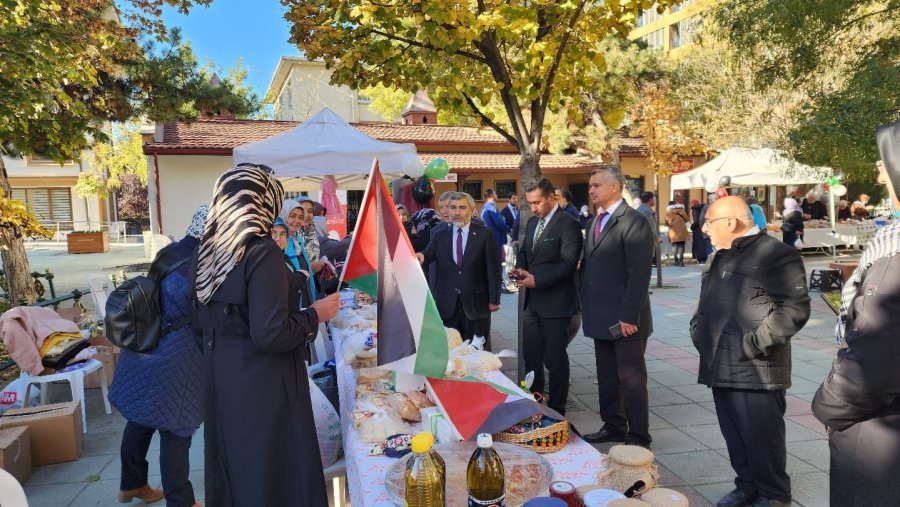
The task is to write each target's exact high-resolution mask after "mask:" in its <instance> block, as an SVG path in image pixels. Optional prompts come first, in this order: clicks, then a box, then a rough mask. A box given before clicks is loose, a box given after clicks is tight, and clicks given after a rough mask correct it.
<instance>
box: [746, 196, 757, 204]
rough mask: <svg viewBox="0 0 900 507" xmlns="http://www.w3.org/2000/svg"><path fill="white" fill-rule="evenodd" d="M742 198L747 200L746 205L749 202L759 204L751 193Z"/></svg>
mask: <svg viewBox="0 0 900 507" xmlns="http://www.w3.org/2000/svg"><path fill="white" fill-rule="evenodd" d="M744 200H745V201H746V202H747V205H748V206H749V205H751V204H759V200H758V199H757V198H756V197H753V196H752V195H751V196H748V197H747V198H746V199H744Z"/></svg>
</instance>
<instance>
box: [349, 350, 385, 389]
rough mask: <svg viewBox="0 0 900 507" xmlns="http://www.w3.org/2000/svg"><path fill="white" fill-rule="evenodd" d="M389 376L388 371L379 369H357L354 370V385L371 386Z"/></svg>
mask: <svg viewBox="0 0 900 507" xmlns="http://www.w3.org/2000/svg"><path fill="white" fill-rule="evenodd" d="M358 356H359V355H358V354H357V357H358ZM390 375H391V372H390V370H383V369H381V368H359V369H358V370H356V383H357V384H372V383H374V382H375V381H376V380H379V379H383V378H386V377H390Z"/></svg>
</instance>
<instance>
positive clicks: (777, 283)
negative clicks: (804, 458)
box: [691, 197, 809, 507]
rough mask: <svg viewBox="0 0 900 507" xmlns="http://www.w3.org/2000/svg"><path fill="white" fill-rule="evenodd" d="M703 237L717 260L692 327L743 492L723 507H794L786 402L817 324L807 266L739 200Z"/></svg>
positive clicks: (716, 216) (731, 201) (713, 216)
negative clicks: (802, 336)
mask: <svg viewBox="0 0 900 507" xmlns="http://www.w3.org/2000/svg"><path fill="white" fill-rule="evenodd" d="M702 227H703V232H705V233H706V234H709V237H710V239H711V240H712V243H713V246H715V247H716V249H717V250H716V253H715V254H714V255H713V257H711V259H710V261H709V262H708V263H707V269H706V270H705V271H704V273H703V281H702V285H701V289H700V303H699V305H698V307H697V313H695V314H694V317H693V319H691V339H692V340H693V342H694V346H695V347H697V350H698V351H699V352H700V371H699V376H698V379H697V382H698V383H700V384H704V385H707V386H709V387H711V388H712V390H713V399H714V401H715V405H716V415H717V416H718V418H719V427H720V428H721V430H722V435H723V436H724V437H725V442H726V444H727V446H728V456H729V458H730V459H731V466H732V468H734V471H735V472H736V473H737V478H736V479H735V481H734V482H735V486H736V489H735V490H734V491H732V492H731V493H729V494H728V495H726V496H725V497H723V498H722V499H721V500H719V502H718V504H717V505H718V506H719V507H725V506H727V507H742V506H747V505H753V506H767V505H778V506H780V505H790V503H791V482H790V478H789V477H788V475H787V472H786V470H785V467H786V460H787V451H786V445H785V426H784V410H785V395H784V393H785V390H786V389H787V388H788V387H790V385H791V345H790V339H791V337H792V336H793V335H794V334H796V333H797V332H798V331H800V329H802V328H803V325H804V324H806V321H807V319H809V293H808V291H807V288H806V270H805V269H804V267H803V260H802V259H801V257H800V253H799V252H798V251H797V249H795V248H793V247H791V246H790V245H786V244H784V243H782V242H781V241H778V240H777V239H774V238H771V237H769V236H768V235H767V234H766V232H765V231H760V230H759V228H758V227H756V226H755V225H754V223H753V215H752V213H751V211H750V208H749V207H748V206H747V204H746V203H745V202H744V201H743V199H741V198H740V197H725V198H722V199H719V200H717V201H716V202H714V203H713V204H712V205H711V206H710V207H709V210H708V211H707V213H706V220H705V221H704V222H703V224H702Z"/></svg>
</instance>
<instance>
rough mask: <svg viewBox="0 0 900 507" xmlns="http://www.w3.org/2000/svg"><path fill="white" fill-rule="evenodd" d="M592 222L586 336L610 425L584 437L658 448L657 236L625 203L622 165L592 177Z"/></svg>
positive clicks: (586, 260) (584, 270)
mask: <svg viewBox="0 0 900 507" xmlns="http://www.w3.org/2000/svg"><path fill="white" fill-rule="evenodd" d="M589 185H590V186H589V193H590V196H591V202H593V203H594V205H595V206H597V216H596V217H595V218H594V220H593V221H591V222H590V223H589V227H588V229H587V231H586V233H587V234H586V237H585V241H584V253H583V256H582V258H581V267H580V272H581V287H580V292H581V294H580V299H581V311H582V329H583V330H584V335H585V336H587V337H590V338H592V339H593V340H594V352H595V357H596V363H597V383H598V391H599V392H598V395H599V399H600V400H599V401H600V417H601V418H602V419H603V423H604V425H603V427H602V428H601V429H600V431H597V432H596V433H591V434H587V435H584V438H585V440H587V441H588V442H591V443H601V442H626V443H628V444H632V445H641V446H644V447H648V448H649V447H650V442H651V438H650V430H649V421H648V419H649V408H648V399H647V365H646V363H645V362H644V350H645V349H646V348H647V339H648V338H649V336H650V334H651V333H652V332H653V320H652V317H651V314H650V296H649V289H650V263H651V261H652V259H653V253H654V249H655V243H654V242H655V235H654V233H653V230H652V229H651V227H650V223H649V222H648V221H647V219H646V218H645V217H644V216H643V215H641V214H640V212H638V211H636V210H634V209H632V208H631V207H630V206H628V203H626V202H625V201H624V200H623V199H622V188H624V185H625V177H624V176H623V175H622V170H621V169H620V168H619V167H617V166H600V167H598V168H597V169H594V170H593V172H591V179H590V184H589Z"/></svg>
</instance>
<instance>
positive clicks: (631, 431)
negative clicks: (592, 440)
mask: <svg viewBox="0 0 900 507" xmlns="http://www.w3.org/2000/svg"><path fill="white" fill-rule="evenodd" d="M646 348H647V338H646V337H645V338H643V339H641V340H594V355H595V357H596V363H597V383H598V384H599V386H598V389H597V391H598V393H597V394H598V396H599V398H600V417H601V418H602V419H603V423H604V426H603V427H604V428H606V429H608V430H610V431H612V432H615V433H627V434H628V439H629V440H634V441H635V442H636V443H645V444H649V443H650V442H651V441H652V439H651V438H650V407H649V403H650V402H649V398H648V396H647V363H646V362H644V350H645V349H646Z"/></svg>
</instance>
